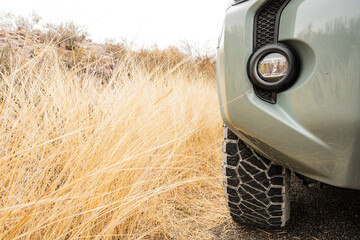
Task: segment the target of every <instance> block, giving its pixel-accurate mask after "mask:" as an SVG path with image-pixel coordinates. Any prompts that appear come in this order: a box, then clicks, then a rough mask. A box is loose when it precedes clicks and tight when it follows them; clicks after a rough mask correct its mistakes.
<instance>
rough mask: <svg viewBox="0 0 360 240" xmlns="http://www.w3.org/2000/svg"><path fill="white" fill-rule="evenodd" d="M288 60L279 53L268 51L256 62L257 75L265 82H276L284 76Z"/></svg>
mask: <svg viewBox="0 0 360 240" xmlns="http://www.w3.org/2000/svg"><path fill="white" fill-rule="evenodd" d="M287 71H288V61H287V60H286V57H285V56H284V55H282V54H280V53H270V54H268V55H265V56H264V57H263V58H262V59H260V61H259V64H258V73H259V76H260V77H261V78H262V79H264V80H265V81H267V82H276V81H278V80H281V79H282V78H283V77H285V76H286V73H287Z"/></svg>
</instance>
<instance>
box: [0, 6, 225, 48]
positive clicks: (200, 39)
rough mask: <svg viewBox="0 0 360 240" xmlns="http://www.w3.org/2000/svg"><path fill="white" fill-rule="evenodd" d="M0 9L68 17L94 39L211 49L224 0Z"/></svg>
mask: <svg viewBox="0 0 360 240" xmlns="http://www.w3.org/2000/svg"><path fill="white" fill-rule="evenodd" d="M0 1H1V3H0V11H1V12H3V13H7V12H12V13H14V14H20V15H24V16H27V15H29V14H30V13H31V12H32V11H35V12H36V13H37V14H38V15H39V16H40V17H42V22H43V23H47V22H50V23H59V22H64V21H70V20H72V21H74V22H75V23H77V24H79V25H84V26H86V28H87V31H88V32H89V33H90V35H91V38H92V39H93V40H94V41H96V42H101V41H103V40H105V39H115V40H117V41H120V40H121V39H122V38H125V39H126V40H127V41H130V42H131V41H134V42H135V43H136V44H137V45H140V46H151V45H153V44H155V43H156V44H157V45H158V46H159V47H161V48H163V47H166V46H169V45H175V44H177V43H178V42H179V40H181V39H186V40H188V41H189V42H190V43H192V44H198V45H199V46H207V47H208V48H212V49H215V47H216V43H217V38H218V35H219V33H220V30H221V26H222V22H223V17H224V15H225V9H226V5H227V0H178V1H175V0H98V1H94V0H87V1H86V0H60V1H59V0H57V1H53V0H27V1H26V0H8V1H6V0H0Z"/></svg>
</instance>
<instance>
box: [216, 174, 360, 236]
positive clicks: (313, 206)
mask: <svg viewBox="0 0 360 240" xmlns="http://www.w3.org/2000/svg"><path fill="white" fill-rule="evenodd" d="M291 184H292V185H291V219H290V222H289V224H288V226H287V227H286V228H284V229H282V230H277V231H275V230H271V231H268V230H267V231H264V230H261V229H256V228H250V227H245V226H240V225H237V224H234V223H233V222H232V221H231V220H230V219H229V220H227V221H225V222H224V223H222V224H220V225H219V226H217V227H216V228H215V229H214V235H215V239H219V240H237V239H312V240H314V239H315V240H316V239H319V240H320V239H331V240H335V239H341V240H342V239H352V240H353V239H360V191H355V190H347V189H339V188H335V187H331V186H324V187H323V189H316V188H308V187H305V186H303V185H302V183H301V182H300V181H299V180H298V179H297V178H296V177H294V176H292V179H291Z"/></svg>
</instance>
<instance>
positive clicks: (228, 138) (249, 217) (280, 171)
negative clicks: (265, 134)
mask: <svg viewBox="0 0 360 240" xmlns="http://www.w3.org/2000/svg"><path fill="white" fill-rule="evenodd" d="M223 176H224V186H225V196H226V198H227V202H228V206H229V209H230V215H231V217H232V218H233V220H234V221H235V222H237V223H240V224H246V225H250V226H256V227H261V228H279V227H284V226H285V224H286V222H287V221H288V220H289V217H290V200H289V189H290V171H289V170H288V169H286V168H284V167H282V166H280V165H276V164H274V163H272V162H271V161H270V160H268V159H266V158H264V157H262V156H261V155H259V154H258V153H256V152H255V151H254V150H253V149H252V148H251V147H249V146H248V145H246V144H245V143H244V142H243V141H241V140H240V139H239V138H238V137H237V136H236V135H235V134H234V133H233V132H232V131H231V130H230V129H229V128H228V127H226V126H225V125H224V141H223Z"/></svg>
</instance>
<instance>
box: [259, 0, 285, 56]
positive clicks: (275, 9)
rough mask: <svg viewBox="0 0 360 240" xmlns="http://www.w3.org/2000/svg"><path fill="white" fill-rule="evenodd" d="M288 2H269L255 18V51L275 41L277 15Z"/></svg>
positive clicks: (280, 0) (277, 0)
mask: <svg viewBox="0 0 360 240" xmlns="http://www.w3.org/2000/svg"><path fill="white" fill-rule="evenodd" d="M287 1H288V0H270V1H269V2H268V3H266V4H265V5H264V6H263V7H261V9H260V10H259V11H258V13H257V15H256V17H255V28H256V30H255V49H254V50H255V51H256V50H258V49H259V48H261V47H263V46H265V45H267V44H271V43H275V42H276V41H277V28H278V26H277V25H278V24H277V22H278V21H279V15H280V13H281V10H282V9H283V7H285V6H284V5H286V3H287Z"/></svg>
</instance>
